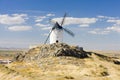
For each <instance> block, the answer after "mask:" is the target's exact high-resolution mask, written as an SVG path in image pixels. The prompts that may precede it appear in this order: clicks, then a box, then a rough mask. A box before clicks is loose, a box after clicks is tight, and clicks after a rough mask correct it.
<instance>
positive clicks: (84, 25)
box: [80, 24, 89, 27]
mask: <svg viewBox="0 0 120 80" xmlns="http://www.w3.org/2000/svg"><path fill="white" fill-rule="evenodd" d="M80 27H89V24H81V25H80Z"/></svg>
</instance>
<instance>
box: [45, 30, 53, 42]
mask: <svg viewBox="0 0 120 80" xmlns="http://www.w3.org/2000/svg"><path fill="white" fill-rule="evenodd" d="M51 33H52V30H51V31H50V33H49V34H48V36H47V38H46V40H45V42H44V44H46V43H47V41H48V39H49V37H50V34H51Z"/></svg>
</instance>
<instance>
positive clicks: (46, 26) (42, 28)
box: [35, 23, 51, 30]
mask: <svg viewBox="0 0 120 80" xmlns="http://www.w3.org/2000/svg"><path fill="white" fill-rule="evenodd" d="M35 25H36V26H38V27H40V28H41V30H50V29H51V27H49V26H50V25H49V24H41V23H37V24H35Z"/></svg>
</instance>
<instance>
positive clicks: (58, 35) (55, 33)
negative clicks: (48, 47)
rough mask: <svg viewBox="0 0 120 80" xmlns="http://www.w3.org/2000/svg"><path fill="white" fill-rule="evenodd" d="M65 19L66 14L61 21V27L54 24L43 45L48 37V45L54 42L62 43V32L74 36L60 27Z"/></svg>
mask: <svg viewBox="0 0 120 80" xmlns="http://www.w3.org/2000/svg"><path fill="white" fill-rule="evenodd" d="M65 18H66V13H65V15H64V17H63V19H62V22H61V25H60V24H59V23H58V22H56V23H55V24H54V26H53V27H52V30H51V31H50V33H49V35H48V37H47V39H46V41H45V44H46V42H47V40H48V38H49V37H50V44H52V43H56V42H59V43H62V41H63V31H65V32H67V33H68V34H69V35H71V36H74V33H73V32H72V31H70V30H68V29H66V28H63V27H62V25H63V24H64V22H65Z"/></svg>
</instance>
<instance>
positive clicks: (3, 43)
mask: <svg viewBox="0 0 120 80" xmlns="http://www.w3.org/2000/svg"><path fill="white" fill-rule="evenodd" d="M119 8H120V0H0V47H16V48H28V47H29V45H36V44H37V45H38V44H43V43H44V41H45V39H46V37H47V35H48V33H49V31H50V29H51V27H52V26H53V23H54V22H55V21H58V22H61V19H62V16H63V15H64V13H65V12H66V13H67V17H66V19H65V23H64V25H63V27H65V28H68V29H70V30H71V31H73V32H74V33H75V37H71V36H69V35H68V34H67V33H64V42H65V43H68V44H72V45H79V46H82V47H84V48H85V49H87V50H120V10H119ZM50 19H52V21H53V23H51V22H50ZM48 43H49V42H48Z"/></svg>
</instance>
